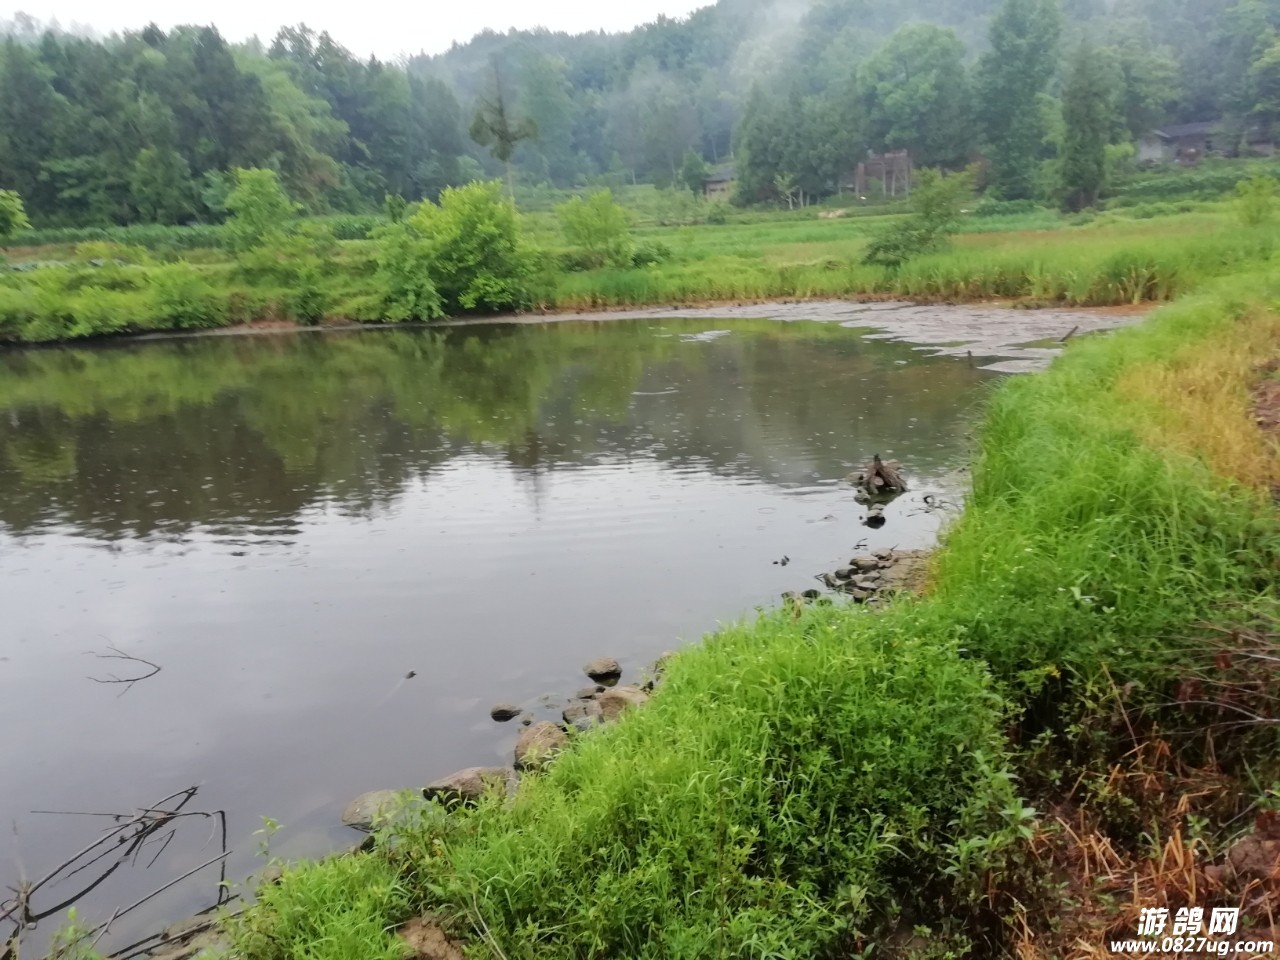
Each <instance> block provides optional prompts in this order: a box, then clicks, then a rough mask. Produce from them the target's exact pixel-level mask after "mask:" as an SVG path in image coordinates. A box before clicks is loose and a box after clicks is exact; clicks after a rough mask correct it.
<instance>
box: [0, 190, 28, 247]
mask: <svg viewBox="0 0 1280 960" xmlns="http://www.w3.org/2000/svg"><path fill="white" fill-rule="evenodd" d="M29 226H31V221H29V220H28V219H27V212H26V209H25V208H24V207H23V205H22V197H20V196H18V194H17V192H16V191H14V190H0V243H3V242H6V241H8V239H9V238H10V237H12V236H13V235H14V234H15V233H19V232H21V231H23V230H26V229H27V228H28V227H29Z"/></svg>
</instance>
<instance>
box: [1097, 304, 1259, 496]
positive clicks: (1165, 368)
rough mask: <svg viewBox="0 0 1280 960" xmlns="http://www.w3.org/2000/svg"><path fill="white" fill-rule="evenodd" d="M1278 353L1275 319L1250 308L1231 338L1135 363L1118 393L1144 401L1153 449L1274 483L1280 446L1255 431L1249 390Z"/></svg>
mask: <svg viewBox="0 0 1280 960" xmlns="http://www.w3.org/2000/svg"><path fill="white" fill-rule="evenodd" d="M1278 355H1280V314H1277V313H1275V312H1272V311H1255V312H1253V313H1250V314H1248V315H1246V316H1245V317H1244V318H1242V319H1241V320H1240V321H1239V322H1238V324H1237V325H1236V326H1235V327H1234V328H1233V329H1232V331H1231V336H1229V337H1224V338H1221V339H1219V340H1217V341H1216V342H1210V343H1204V342H1197V343H1195V344H1193V345H1190V346H1187V347H1185V348H1183V349H1182V350H1180V351H1178V352H1177V353H1175V354H1173V355H1172V356H1169V357H1166V358H1164V359H1162V360H1161V361H1159V362H1153V363H1144V364H1138V365H1135V366H1134V367H1133V368H1132V369H1130V370H1128V371H1126V372H1125V373H1124V374H1123V375H1122V376H1121V378H1120V380H1119V381H1118V383H1117V384H1116V393H1117V395H1118V396H1120V397H1122V398H1124V399H1127V400H1132V401H1134V402H1137V403H1141V404H1143V405H1144V406H1145V407H1147V408H1148V410H1150V411H1156V413H1155V415H1152V416H1146V417H1143V418H1142V419H1141V420H1140V422H1141V423H1142V424H1143V425H1144V426H1143V429H1144V430H1145V432H1146V434H1147V437H1146V439H1147V440H1148V441H1149V442H1151V443H1152V444H1155V445H1158V446H1161V447H1163V448H1167V449H1173V450H1177V451H1180V452H1183V453H1185V454H1188V455H1190V456H1194V457H1197V458H1199V459H1201V460H1203V461H1204V462H1205V463H1207V464H1208V465H1209V466H1210V467H1211V468H1212V469H1213V471H1214V472H1215V473H1217V474H1219V475H1220V476H1223V477H1226V478H1228V479H1230V480H1233V481H1235V482H1237V483H1240V484H1243V485H1245V486H1248V487H1252V488H1255V489H1258V490H1263V491H1270V490H1272V489H1274V488H1275V487H1276V486H1277V485H1278V484H1280V447H1277V442H1276V437H1275V435H1274V434H1271V433H1268V432H1264V431H1261V430H1259V429H1258V423H1257V420H1256V417H1255V413H1254V404H1255V399H1254V391H1255V390H1256V389H1257V387H1258V384H1259V380H1260V379H1261V378H1262V377H1264V376H1266V375H1265V374H1263V373H1262V372H1261V371H1260V370H1259V367H1258V362H1259V359H1260V358H1266V357H1275V356H1278Z"/></svg>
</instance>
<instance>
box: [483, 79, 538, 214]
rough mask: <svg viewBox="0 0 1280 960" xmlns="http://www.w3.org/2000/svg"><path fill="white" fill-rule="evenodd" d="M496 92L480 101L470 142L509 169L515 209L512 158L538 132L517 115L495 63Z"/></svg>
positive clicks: (508, 194)
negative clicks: (518, 148)
mask: <svg viewBox="0 0 1280 960" xmlns="http://www.w3.org/2000/svg"><path fill="white" fill-rule="evenodd" d="M493 89H494V93H493V96H492V97H481V98H480V102H479V104H478V105H477V107H476V115H475V119H473V120H472V121H471V139H472V140H474V141H475V142H476V143H478V144H479V145H480V146H482V147H488V148H489V152H490V153H492V154H493V157H494V159H495V160H497V161H498V162H499V163H501V164H502V165H503V166H504V167H505V168H506V174H507V196H508V197H509V198H510V200H511V204H512V206H515V202H516V192H515V184H514V181H513V179H512V175H511V157H512V156H513V155H514V154H515V152H516V147H517V146H518V145H519V144H520V142H521V141H522V140H531V139H533V138H534V137H536V136H537V135H538V128H537V127H536V126H534V124H533V121H531V120H529V119H527V118H524V117H519V116H517V115H516V114H515V112H514V110H513V109H512V107H511V100H510V97H509V95H508V94H507V93H506V91H505V90H504V89H503V86H502V71H501V69H500V68H499V67H498V64H497V62H496V61H495V62H494V64H493Z"/></svg>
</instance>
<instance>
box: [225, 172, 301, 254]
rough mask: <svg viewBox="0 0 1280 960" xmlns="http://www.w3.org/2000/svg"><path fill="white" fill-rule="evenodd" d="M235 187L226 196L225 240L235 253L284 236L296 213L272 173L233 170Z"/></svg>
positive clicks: (274, 174) (294, 205)
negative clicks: (272, 238) (227, 212)
mask: <svg viewBox="0 0 1280 960" xmlns="http://www.w3.org/2000/svg"><path fill="white" fill-rule="evenodd" d="M234 176H235V188H234V189H233V190H232V191H231V192H230V193H229V194H227V210H228V211H229V212H230V214H231V216H230V217H229V218H228V219H227V240H228V244H229V245H230V247H231V249H233V250H236V251H238V252H243V251H246V250H252V249H253V248H254V247H257V246H259V245H261V244H262V243H263V242H265V241H267V240H268V239H269V238H271V237H273V236H280V235H283V234H285V233H287V232H288V231H289V230H290V228H291V227H292V225H293V220H294V218H295V217H296V216H297V214H298V205H297V204H296V203H294V202H293V201H292V200H290V199H289V196H288V194H286V193H285V192H284V188H283V187H281V186H280V178H279V176H278V175H277V174H276V172H275V171H274V170H262V169H243V168H241V169H237V170H235V172H234Z"/></svg>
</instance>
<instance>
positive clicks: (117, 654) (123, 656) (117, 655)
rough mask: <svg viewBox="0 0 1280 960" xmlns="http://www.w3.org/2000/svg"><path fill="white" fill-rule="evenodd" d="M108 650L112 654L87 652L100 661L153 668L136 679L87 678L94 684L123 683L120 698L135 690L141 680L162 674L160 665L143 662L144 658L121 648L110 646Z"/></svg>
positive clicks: (110, 676)
mask: <svg viewBox="0 0 1280 960" xmlns="http://www.w3.org/2000/svg"><path fill="white" fill-rule="evenodd" d="M107 649H108V650H110V651H111V653H94V652H93V651H91V650H90V651H86V652H87V653H89V654H90V655H91V656H94V657H97V658H98V659H99V660H132V661H133V662H134V663H142V664H146V665H147V666H148V667H150V668H151V672H150V673H144V674H141V675H139V676H136V677H117V676H115V675H108V677H107V679H105V680H104V679H103V678H101V677H86V678H85V679H86V680H92V681H93V682H94V683H123V684H124V685H125V687H124V689H123V690H121V691H120V694H119V696H124V695H125V694H126V693H128V692H129V691H130V690H131V689H132V688H133V685H134V684H135V683H137V682H138V681H139V680H146V679H148V678H150V677H154V676H155V675H156V674H157V673H159V672H160V665H159V664H155V663H152V662H151V661H150V660H143V659H142V657H135V656H133V655H132V654H128V653H125V652H124V651H123V650H121V649H120V648H119V647H113V646H108V647H107Z"/></svg>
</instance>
